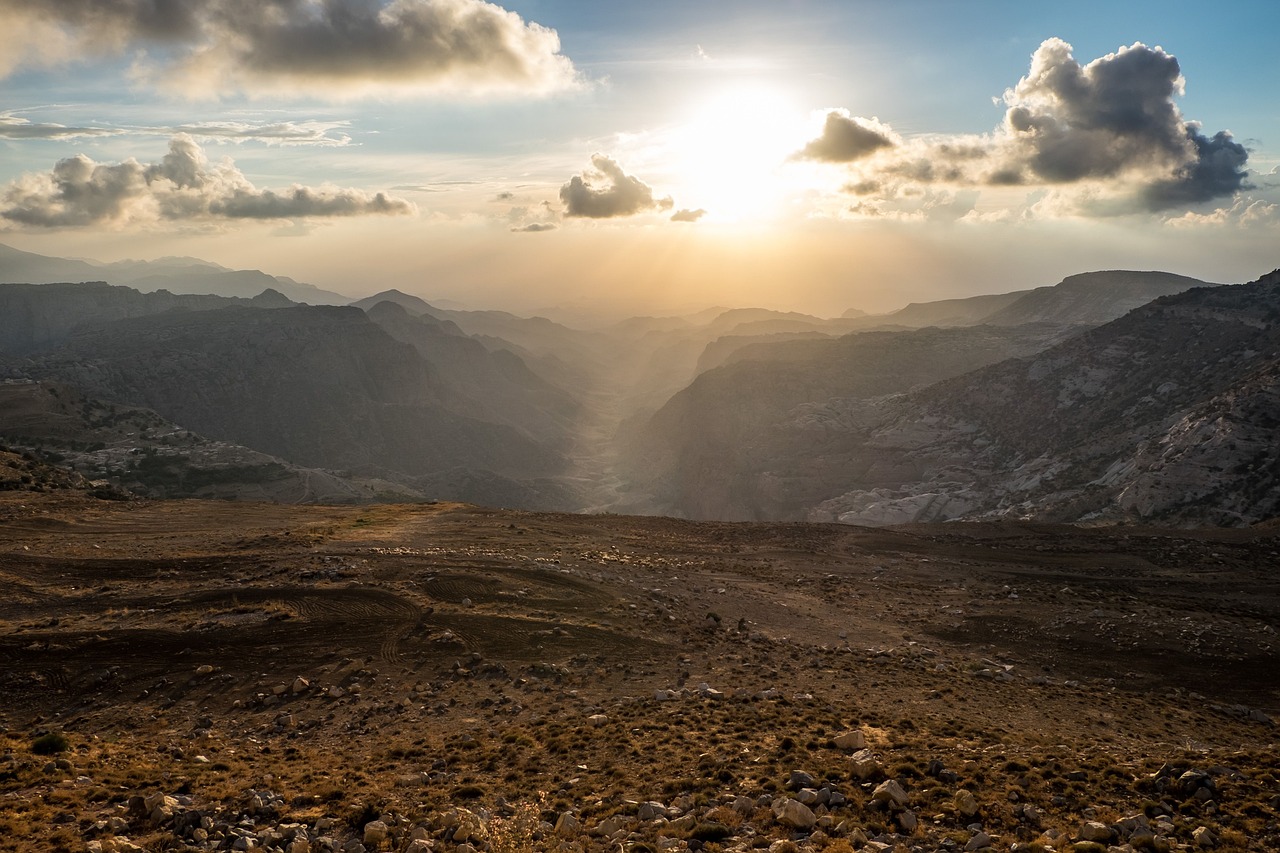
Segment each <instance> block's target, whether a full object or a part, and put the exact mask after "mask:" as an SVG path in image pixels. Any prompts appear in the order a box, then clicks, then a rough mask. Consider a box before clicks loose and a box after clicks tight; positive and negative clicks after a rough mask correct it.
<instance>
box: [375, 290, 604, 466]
mask: <svg viewBox="0 0 1280 853" xmlns="http://www.w3.org/2000/svg"><path fill="white" fill-rule="evenodd" d="M366 312H367V313H368V315H369V317H370V319H372V320H373V321H374V323H376V324H377V325H378V326H379V327H380V328H382V329H383V330H384V331H386V332H387V334H389V335H390V336H391V337H393V338H395V339H396V340H398V341H400V342H402V343H406V344H409V345H410V346H412V347H413V348H414V349H415V350H416V351H417V352H418V354H419V355H420V356H421V357H422V358H423V359H424V360H425V361H426V363H427V364H429V365H431V366H432V367H433V368H434V370H435V374H436V375H437V376H438V377H439V380H440V384H441V389H440V394H441V395H442V398H443V399H444V400H445V402H446V404H447V405H448V407H449V408H450V409H451V410H452V411H455V412H458V413H459V414H463V415H467V416H469V417H474V418H477V419H480V420H483V421H488V422H493V423H500V424H505V425H507V426H509V427H511V428H512V429H515V430H517V431H518V432H520V433H522V434H525V435H528V436H530V437H531V438H533V439H534V440H536V441H538V442H540V443H545V444H547V445H549V446H554V447H558V448H560V449H564V448H566V447H568V446H569V444H571V442H572V431H573V425H574V421H575V419H576V417H577V416H578V410H579V408H580V404H579V403H578V401H577V400H575V399H574V398H573V397H572V396H570V395H569V394H568V393H567V392H565V391H563V390H561V389H560V388H558V387H556V386H554V385H552V384H551V383H550V382H547V381H546V380H545V379H543V378H541V377H539V376H538V375H536V374H535V373H534V372H533V371H532V370H530V369H529V367H528V366H527V365H526V364H525V363H524V362H523V361H522V360H521V359H520V358H519V357H518V356H516V355H515V354H514V353H512V352H510V351H508V350H503V349H499V350H493V351H491V350H489V349H486V348H485V346H484V345H483V344H482V343H480V341H478V340H476V339H474V338H472V337H470V336H468V335H466V334H464V333H463V332H462V330H460V329H459V328H458V326H457V324H455V323H454V322H452V321H450V320H438V319H436V318H435V317H433V316H432V315H430V314H421V315H418V316H414V315H412V314H411V313H409V311H407V310H405V309H404V308H403V307H402V306H401V305H399V304H398V303H396V302H390V301H387V302H378V303H375V304H373V305H372V306H370V307H369V308H367V309H366Z"/></svg>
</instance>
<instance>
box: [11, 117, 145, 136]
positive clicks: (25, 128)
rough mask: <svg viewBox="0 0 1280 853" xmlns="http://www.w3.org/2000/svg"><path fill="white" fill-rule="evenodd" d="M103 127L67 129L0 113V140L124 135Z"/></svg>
mask: <svg viewBox="0 0 1280 853" xmlns="http://www.w3.org/2000/svg"><path fill="white" fill-rule="evenodd" d="M123 132H124V131H121V130H112V129H109V128H103V127H67V126H66V125H62V124H47V123H43V122H33V121H29V120H28V119H25V118H21V117H19V116H15V115H13V114H12V113H0V139H77V138H80V137H85V136H116V135H118V134H121V133H123Z"/></svg>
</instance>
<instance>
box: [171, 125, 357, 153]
mask: <svg viewBox="0 0 1280 853" xmlns="http://www.w3.org/2000/svg"><path fill="white" fill-rule="evenodd" d="M349 125H350V122H346V121H277V122H271V123H267V124H262V123H254V122H236V121H223V122H218V121H199V122H194V123H192V124H183V125H177V126H175V127H166V128H156V129H155V130H156V132H162V133H164V135H166V136H169V135H173V134H178V133H185V134H186V135H188V136H190V137H192V138H194V139H198V140H201V141H214V142H219V141H225V142H261V143H263V144H266V145H281V146H291V145H315V146H320V147H326V148H329V147H333V148H338V147H342V146H345V145H350V144H351V137H350V136H349V135H348V134H347V133H345V132H344V131H345V128H347V127H348V126H349Z"/></svg>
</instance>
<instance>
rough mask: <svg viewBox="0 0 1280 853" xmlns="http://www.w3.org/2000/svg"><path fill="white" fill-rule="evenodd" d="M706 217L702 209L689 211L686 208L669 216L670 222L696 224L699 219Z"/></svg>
mask: <svg viewBox="0 0 1280 853" xmlns="http://www.w3.org/2000/svg"><path fill="white" fill-rule="evenodd" d="M706 215H707V212H706V211H705V210H703V209H702V208H698V209H697V210H689V209H688V208H684V209H683V210H677V211H676V212H675V213H673V214H671V221H672V222H697V221H698V220H699V219H701V218H702V217H704V216H706Z"/></svg>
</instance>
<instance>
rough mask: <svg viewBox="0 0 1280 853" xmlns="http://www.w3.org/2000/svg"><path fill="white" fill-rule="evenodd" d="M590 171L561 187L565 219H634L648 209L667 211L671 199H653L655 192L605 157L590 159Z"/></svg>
mask: <svg viewBox="0 0 1280 853" xmlns="http://www.w3.org/2000/svg"><path fill="white" fill-rule="evenodd" d="M591 165H592V167H593V169H592V170H591V171H587V172H584V173H583V174H581V175H574V176H573V177H572V178H570V179H569V183H567V184H565V185H564V186H562V187H561V188H560V200H561V201H562V202H564V204H565V216H577V217H585V218H589V219H609V218H612V217H615V216H632V215H634V214H637V213H643V212H644V211H646V210H653V209H655V208H656V209H659V210H668V209H670V208H671V206H672V201H671V199H670V198H669V197H668V198H661V199H655V198H654V197H653V190H652V189H651V188H650V187H649V186H648V185H647V184H645V183H644V182H643V181H641V180H640V179H639V178H635V177H632V176H630V175H627V174H624V173H623V171H622V167H621V166H619V165H618V164H617V162H615V161H614V160H611V159H609V158H608V157H606V156H604V155H603V154H594V155H592V157H591Z"/></svg>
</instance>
